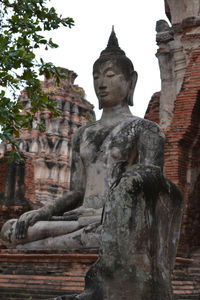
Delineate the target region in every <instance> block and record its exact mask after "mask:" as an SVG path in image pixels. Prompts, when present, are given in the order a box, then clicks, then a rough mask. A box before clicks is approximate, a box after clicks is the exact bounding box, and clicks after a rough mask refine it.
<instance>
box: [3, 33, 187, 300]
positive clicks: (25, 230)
mask: <svg viewBox="0 0 200 300" xmlns="http://www.w3.org/2000/svg"><path fill="white" fill-rule="evenodd" d="M93 76H94V87H95V92H96V94H97V96H98V99H99V105H100V107H101V108H103V114H102V117H101V120H100V121H97V122H95V123H92V124H90V125H86V126H84V127H82V128H80V129H79V130H78V131H77V132H76V134H75V135H74V140H73V149H72V150H73V153H72V169H71V172H72V176H71V191H70V192H68V193H67V194H66V195H64V196H63V197H62V198H59V199H57V200H56V201H55V203H54V204H51V205H46V206H44V207H43V208H40V209H39V210H36V211H30V212H27V213H26V214H24V215H22V216H21V217H20V219H19V220H18V221H17V223H16V222H15V221H10V222H11V228H9V223H8V222H7V223H6V224H5V225H4V228H3V231H2V236H3V237H4V240H6V241H7V242H10V243H11V244H12V237H13V234H14V237H15V239H13V241H14V242H15V243H17V242H18V241H19V244H20V243H21V244H23V241H24V242H25V247H26V241H27V240H26V239H27V238H29V239H30V238H31V237H30V235H31V234H32V235H33V236H34V234H33V232H32V233H31V230H33V231H34V226H37V223H36V222H38V221H42V220H46V221H48V220H50V219H51V218H52V216H54V215H55V216H56V215H57V216H58V215H59V214H61V213H63V212H64V211H66V213H65V214H64V218H65V217H66V218H68V219H67V221H65V222H66V228H67V230H68V229H69V227H68V226H67V223H68V224H69V225H70V223H69V222H70V218H71V222H72V220H73V221H74V222H72V223H71V227H73V229H72V230H73V232H72V233H70V234H69V235H68V234H67V235H66V237H67V238H68V239H66V240H65V246H66V247H71V245H73V246H74V244H73V242H74V241H76V242H79V243H80V244H83V241H82V240H81V235H80V232H81V231H82V230H84V231H85V238H86V241H89V240H90V237H88V234H90V233H91V232H92V230H93V227H94V226H93V225H95V228H97V229H99V226H98V225H100V219H99V220H97V219H95V220H97V222H95V223H94V222H93V217H94V216H95V217H100V216H101V215H102V231H101V238H102V246H101V248H100V257H99V259H98V261H97V262H96V263H95V264H94V265H93V266H92V268H91V269H90V270H89V271H88V273H87V275H86V288H85V291H84V292H83V293H82V294H80V295H72V296H66V297H65V296H64V297H61V299H85V300H86V299H87V300H123V299H124V300H131V299H133V297H134V299H135V300H144V299H145V300H146V299H147V300H150V299H151V300H158V299H160V300H171V299H172V298H173V295H172V288H171V273H172V270H173V266H174V262H175V255H176V247H177V243H178V238H179V230H180V224H181V217H182V198H181V195H180V192H179V190H178V189H177V188H176V187H175V186H174V185H173V184H172V183H171V182H169V181H167V180H166V179H165V178H164V176H163V164H164V160H163V144H164V136H163V133H162V131H161V130H160V128H159V126H157V125H156V124H155V123H153V122H150V121H147V120H143V119H140V118H137V117H134V116H132V114H131V112H130V110H129V107H128V105H130V104H132V96H133V92H134V88H135V84H136V80H137V73H136V72H135V71H134V68H133V65H132V63H131V61H130V60H129V59H128V58H127V57H126V56H125V53H124V51H122V50H121V49H120V48H119V45H118V41H117V38H116V36H115V33H114V31H112V33H111V36H110V39H109V42H108V46H107V48H106V49H105V50H104V51H102V53H101V56H100V58H99V59H98V60H97V61H96V62H95V64H94V69H93ZM77 206H79V207H78V208H77V209H75V210H72V209H73V208H75V207H77ZM102 209H103V212H102ZM101 213H102V214H101ZM84 218H85V219H84ZM81 220H82V228H81V229H79V228H78V227H76V226H78V224H80V221H81ZM35 223H36V224H35ZM47 223H49V222H47ZM34 224H35V225H34ZM40 224H41V222H38V226H40ZM33 225H34V226H33ZM47 225H48V224H47ZM47 225H45V226H47ZM88 225H89V226H90V228H88V227H87V226H88ZM14 226H16V227H14ZM30 226H33V227H32V228H30ZM7 227H8V229H7ZM47 227H48V226H47ZM77 229H78V230H77ZM55 231H56V232H57V229H56V230H55ZM49 233H51V231H49ZM27 234H28V235H27ZM36 234H37V230H36ZM38 235H39V234H38ZM69 236H73V238H72V239H70V238H69ZM99 237H100V232H99ZM63 239H64V238H63ZM54 240H56V237H55V238H54ZM35 243H37V241H36V242H35ZM20 247H21V245H20ZM58 299H59V298H58Z"/></svg>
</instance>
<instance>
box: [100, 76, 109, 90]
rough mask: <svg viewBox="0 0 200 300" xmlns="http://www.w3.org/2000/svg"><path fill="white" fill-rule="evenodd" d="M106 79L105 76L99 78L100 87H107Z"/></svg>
mask: <svg viewBox="0 0 200 300" xmlns="http://www.w3.org/2000/svg"><path fill="white" fill-rule="evenodd" d="M106 86H107V85H106V79H105V78H101V79H100V80H99V89H100V90H102V89H105V88H106Z"/></svg>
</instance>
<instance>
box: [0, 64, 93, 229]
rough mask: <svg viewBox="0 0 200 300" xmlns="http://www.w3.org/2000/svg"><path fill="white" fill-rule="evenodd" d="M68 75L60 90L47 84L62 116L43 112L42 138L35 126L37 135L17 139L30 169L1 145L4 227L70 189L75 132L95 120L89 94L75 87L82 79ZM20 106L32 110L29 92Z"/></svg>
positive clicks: (25, 133) (0, 195)
mask: <svg viewBox="0 0 200 300" xmlns="http://www.w3.org/2000/svg"><path fill="white" fill-rule="evenodd" d="M62 71H63V72H64V74H65V75H66V78H65V79H61V83H60V85H59V86H57V85H56V83H55V79H54V78H52V79H49V80H47V79H45V80H44V81H43V82H41V85H42V88H43V90H44V91H45V92H46V93H47V94H48V95H49V96H50V98H51V99H52V101H56V103H57V108H58V109H59V110H61V115H60V116H59V117H57V118H55V119H53V118H51V113H50V112H49V111H43V112H42V113H40V114H38V119H40V120H43V122H44V124H45V131H44V132H43V133H40V132H39V130H38V129H37V124H35V123H34V124H33V128H32V130H31V131H28V130H22V131H21V133H20V137H19V138H18V139H16V141H17V143H18V145H19V148H20V150H21V153H22V156H23V158H24V164H23V165H18V164H16V162H12V163H11V164H8V157H7V154H8V153H9V148H8V147H7V149H6V146H5V145H3V144H2V145H1V159H0V166H1V168H0V178H1V182H0V224H2V223H3V222H5V220H6V219H8V218H11V217H18V216H19V215H21V213H22V212H24V211H26V210H30V209H35V208H38V207H40V206H42V205H44V204H45V203H47V201H48V203H49V202H50V201H53V200H54V199H56V198H57V197H59V196H62V195H63V193H64V192H65V191H66V190H68V189H69V180H70V157H71V142H72V136H73V133H74V132H75V131H76V130H77V129H78V128H79V127H80V126H82V125H85V124H87V123H88V122H91V121H93V120H94V118H95V116H94V112H93V106H92V105H91V104H90V103H89V102H88V101H87V100H86V99H85V97H84V96H85V93H84V90H83V89H82V88H80V87H79V86H77V85H75V84H74V80H75V78H76V77H77V75H76V74H75V73H74V72H73V71H69V70H67V69H62ZM20 101H21V103H22V104H23V106H24V111H28V110H29V108H30V102H29V99H28V98H27V94H26V92H22V94H21V97H20Z"/></svg>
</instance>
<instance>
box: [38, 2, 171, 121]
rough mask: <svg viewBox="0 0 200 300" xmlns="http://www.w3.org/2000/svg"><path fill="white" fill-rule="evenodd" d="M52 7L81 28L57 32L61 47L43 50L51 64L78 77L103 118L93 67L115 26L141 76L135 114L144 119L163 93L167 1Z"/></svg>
mask: <svg viewBox="0 0 200 300" xmlns="http://www.w3.org/2000/svg"><path fill="white" fill-rule="evenodd" d="M50 4H51V6H54V7H55V8H56V9H57V12H58V13H59V14H62V15H63V17H72V18H73V19H74V21H75V26H74V27H72V28H71V29H68V28H63V29H59V30H57V31H54V32H52V33H51V36H52V37H53V40H54V41H55V42H57V43H58V44H59V45H60V47H59V48H58V49H54V50H48V51H43V52H42V56H44V58H45V60H46V61H48V60H50V61H52V62H53V63H54V64H55V65H57V66H61V67H64V68H67V69H69V70H73V71H74V72H75V73H77V74H78V77H77V79H76V81H75V83H76V84H78V85H79V86H81V87H83V88H84V90H85V92H86V95H87V100H88V101H90V102H91V103H92V104H93V105H94V106H95V113H96V116H97V119H99V117H100V115H101V112H99V110H98V101H97V98H96V95H95V93H94V89H93V79H92V66H93V63H94V61H95V60H96V59H97V58H98V57H99V54H100V52H101V51H102V50H103V49H105V47H106V45H107V41H108V38H109V36H110V32H111V28H112V25H114V27H115V32H116V35H117V37H118V41H119V45H120V47H121V48H122V49H123V50H124V51H125V52H126V55H127V56H128V57H129V58H130V59H131V60H132V62H133V64H134V68H135V70H136V71H137V72H138V83H137V86H136V90H135V95H134V107H133V108H132V109H131V111H132V113H133V114H134V115H137V116H140V117H143V115H144V113H145V111H146V108H147V104H148V102H149V100H150V98H151V96H152V94H153V93H154V92H157V91H159V90H160V72H159V68H158V61H157V58H156V57H155V53H156V51H157V45H156V41H155V36H156V32H155V26H156V21H157V20H160V19H165V20H166V16H165V13H164V0H153V1H149V0H137V1H136V0H123V1H122V0H99V1H97V0H96V1H95V0H70V1H68V0H51V2H50Z"/></svg>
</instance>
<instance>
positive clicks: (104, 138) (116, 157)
mask: <svg viewBox="0 0 200 300" xmlns="http://www.w3.org/2000/svg"><path fill="white" fill-rule="evenodd" d="M137 146H138V143H137V132H136V130H134V127H133V126H131V125H130V126H124V127H123V125H121V126H119V125H118V128H101V127H97V126H91V127H89V128H87V130H86V131H85V132H84V134H83V136H82V143H81V148H80V156H81V159H82V161H83V164H84V165H85V166H86V167H87V166H88V165H90V164H91V163H92V164H96V163H97V162H98V163H102V166H104V167H105V168H107V167H108V166H109V165H112V164H116V163H119V162H123V163H124V164H126V163H127V164H129V163H133V162H134V160H136V157H137V156H138V149H137V148H138V147H137Z"/></svg>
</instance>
